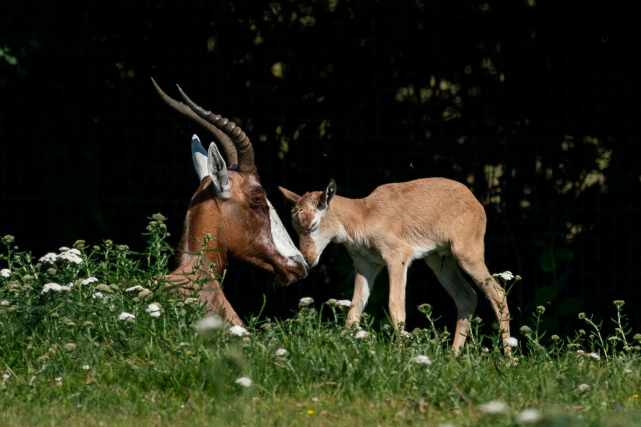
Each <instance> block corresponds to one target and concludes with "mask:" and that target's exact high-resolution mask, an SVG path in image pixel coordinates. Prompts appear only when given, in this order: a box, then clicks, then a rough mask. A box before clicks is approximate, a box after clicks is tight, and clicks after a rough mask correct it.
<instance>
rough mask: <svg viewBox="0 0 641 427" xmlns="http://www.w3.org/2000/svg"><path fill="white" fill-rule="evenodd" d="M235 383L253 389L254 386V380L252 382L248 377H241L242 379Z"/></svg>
mask: <svg viewBox="0 0 641 427" xmlns="http://www.w3.org/2000/svg"><path fill="white" fill-rule="evenodd" d="M235 383H236V384H239V385H242V386H243V387H251V386H252V384H253V383H252V380H250V379H249V378H247V377H241V378H238V379H237V380H236V381H235Z"/></svg>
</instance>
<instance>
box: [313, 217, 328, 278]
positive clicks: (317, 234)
mask: <svg viewBox="0 0 641 427" xmlns="http://www.w3.org/2000/svg"><path fill="white" fill-rule="evenodd" d="M322 219H323V214H322V213H321V212H318V213H317V214H316V218H314V221H312V224H318V225H317V226H316V228H315V229H314V230H313V231H311V232H310V233H309V237H311V238H312V240H313V241H314V245H315V246H316V259H315V260H314V262H313V263H312V265H310V266H309V267H310V268H311V267H315V266H316V265H317V264H318V261H319V260H320V256H321V254H322V253H323V250H325V247H326V246H327V245H329V242H330V241H331V239H330V238H327V237H325V236H322V235H321V231H320V222H321V220H322Z"/></svg>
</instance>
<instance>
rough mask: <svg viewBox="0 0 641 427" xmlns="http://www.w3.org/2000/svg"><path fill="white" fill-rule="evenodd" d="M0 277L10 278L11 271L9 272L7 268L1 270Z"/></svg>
mask: <svg viewBox="0 0 641 427" xmlns="http://www.w3.org/2000/svg"><path fill="white" fill-rule="evenodd" d="M0 276H2V277H9V276H11V271H9V269H8V268H3V269H2V270H0Z"/></svg>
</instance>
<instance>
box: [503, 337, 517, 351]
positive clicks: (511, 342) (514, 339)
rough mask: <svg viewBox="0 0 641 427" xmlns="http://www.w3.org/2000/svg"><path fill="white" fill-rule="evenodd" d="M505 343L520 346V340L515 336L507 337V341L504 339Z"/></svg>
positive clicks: (513, 346)
mask: <svg viewBox="0 0 641 427" xmlns="http://www.w3.org/2000/svg"><path fill="white" fill-rule="evenodd" d="M503 344H504V345H507V346H510V347H512V348H515V347H518V346H519V340H517V339H516V338H514V337H510V338H506V339H505V341H503Z"/></svg>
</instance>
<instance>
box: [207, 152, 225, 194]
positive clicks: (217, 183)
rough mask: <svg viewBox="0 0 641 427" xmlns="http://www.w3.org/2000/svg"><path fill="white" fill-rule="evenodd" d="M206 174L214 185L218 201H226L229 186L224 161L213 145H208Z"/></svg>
mask: <svg viewBox="0 0 641 427" xmlns="http://www.w3.org/2000/svg"><path fill="white" fill-rule="evenodd" d="M207 173H208V174H209V177H210V178H211V180H212V183H213V184H214V191H215V192H216V196H217V197H218V198H219V199H228V198H229V190H230V189H231V184H230V183H229V176H228V175H227V165H226V164H225V159H223V157H222V156H221V155H220V152H219V151H218V147H216V144H215V143H213V142H212V143H211V144H209V155H208V156H207Z"/></svg>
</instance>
